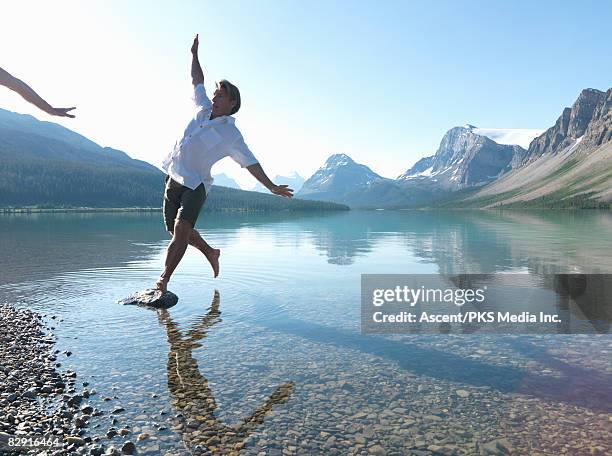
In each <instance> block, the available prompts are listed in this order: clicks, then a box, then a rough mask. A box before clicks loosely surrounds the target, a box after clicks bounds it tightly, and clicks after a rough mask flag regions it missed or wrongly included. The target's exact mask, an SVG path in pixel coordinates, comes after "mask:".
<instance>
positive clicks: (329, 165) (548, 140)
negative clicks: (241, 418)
mask: <svg viewBox="0 0 612 456" xmlns="http://www.w3.org/2000/svg"><path fill="white" fill-rule="evenodd" d="M404 169H405V171H403V172H402V171H401V168H400V169H398V173H399V174H398V175H397V177H396V178H394V179H391V178H387V177H383V176H380V175H378V174H377V173H375V172H374V171H373V170H372V169H370V168H369V167H368V166H366V165H365V164H360V163H357V162H355V161H354V160H352V159H351V157H349V156H348V155H346V154H333V155H331V156H330V157H329V158H328V159H327V160H326V162H325V163H324V165H323V166H321V168H319V169H318V170H317V171H316V172H315V173H314V174H313V175H312V176H311V177H310V178H308V179H307V180H306V181H304V179H303V178H302V177H301V176H300V175H299V174H297V173H294V174H293V175H290V176H275V177H274V181H275V182H281V183H286V184H288V185H289V186H290V187H291V188H293V189H294V190H295V192H296V193H295V195H296V197H297V198H294V199H293V200H290V201H283V202H282V204H281V200H283V199H282V198H279V197H277V196H275V195H270V194H266V195H263V194H261V193H258V192H257V191H255V192H248V191H242V190H239V186H238V184H237V183H236V182H235V181H234V180H233V179H231V178H230V177H228V176H227V175H225V174H218V175H215V186H214V188H215V189H216V190H215V191H214V192H211V195H210V198H209V200H208V201H207V203H206V208H208V209H209V210H211V209H224V208H232V209H238V210H243V209H247V210H248V209H254V208H256V209H257V210H265V209H283V210H298V209H299V210H310V209H321V208H324V209H338V208H341V209H345V208H346V206H347V205H348V206H351V207H355V208H399V209H401V208H433V207H435V208H462V207H482V208H490V207H552V208H564V207H598V208H610V205H611V202H612V88H611V89H608V90H607V91H606V92H603V91H600V90H596V89H585V90H583V91H582V92H581V93H580V95H579V96H578V98H577V99H576V101H575V102H574V103H573V105H572V106H571V107H566V108H564V109H563V110H562V112H561V114H560V116H559V118H558V119H557V121H556V122H555V124H554V125H552V126H551V127H550V128H548V129H547V130H546V131H539V130H515V129H485V128H478V127H476V126H474V125H469V124H467V125H463V126H457V127H453V128H451V129H450V130H448V131H447V132H446V134H445V135H444V136H443V137H442V139H441V141H440V145H439V147H438V149H437V150H436V151H435V153H433V154H431V155H428V156H426V157H423V158H422V159H420V160H419V161H417V162H416V163H415V164H414V165H413V166H411V167H409V168H408V169H406V168H404ZM163 177H164V176H163V173H162V172H161V171H160V170H159V169H158V168H156V167H155V166H153V165H151V164H149V163H146V162H144V161H141V160H135V159H132V158H130V157H129V156H128V155H127V154H126V153H125V152H122V151H120V150H116V149H112V148H109V147H102V146H100V145H98V144H96V143H95V142H93V141H91V140H89V139H87V138H85V137H84V136H82V135H80V134H78V133H75V132H73V131H71V130H69V129H67V128H64V127H62V126H60V125H57V124H54V123H52V122H41V121H39V120H37V119H35V118H34V117H32V116H29V115H21V114H16V113H13V112H10V111H5V110H2V109H0V207H7V206H9V207H10V206H42V207H45V206H47V207H56V206H72V207H74V206H88V207H133V206H138V207H159V206H160V201H161V198H162V192H163ZM228 187H233V188H228ZM261 189H263V187H261ZM263 191H264V192H265V193H267V190H265V189H263ZM300 198H301V199H302V200H301V201H299V199H300ZM330 202H331V203H330ZM332 203H336V204H332Z"/></svg>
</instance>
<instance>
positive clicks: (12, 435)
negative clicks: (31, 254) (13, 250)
mask: <svg viewBox="0 0 612 456" xmlns="http://www.w3.org/2000/svg"><path fill="white" fill-rule="evenodd" d="M45 317H46V315H44V314H43V315H40V314H38V313H36V312H33V311H31V310H29V309H17V308H13V307H12V306H10V305H6V304H0V328H1V331H0V360H1V363H0V454H2V455H11V456H12V455H20V454H36V455H39V456H45V455H49V456H51V455H53V456H56V455H57V456H59V455H74V454H82V455H101V454H116V455H119V454H135V453H136V445H135V444H134V443H133V442H131V441H130V440H127V439H126V440H124V441H123V442H122V443H121V445H120V446H119V447H113V446H109V447H108V448H105V447H104V446H103V445H102V444H100V443H99V442H100V441H101V440H102V439H103V437H93V438H92V437H91V436H89V435H87V434H88V432H87V427H88V424H89V421H90V419H91V417H93V416H99V415H102V414H104V412H103V411H101V410H99V409H97V408H96V407H94V406H92V405H90V404H88V403H87V399H88V398H89V397H90V396H93V395H95V394H97V392H96V390H95V388H92V389H89V388H88V386H89V384H88V383H87V382H80V384H79V382H77V373H76V372H74V371H72V370H69V369H68V370H62V369H60V368H61V366H62V363H61V361H60V359H61V357H68V356H70V355H71V353H70V352H69V351H64V352H62V353H60V352H59V350H54V344H55V338H54V336H53V334H52V333H51V330H53V329H55V328H54V326H52V322H53V321H54V320H56V317H55V316H50V317H48V320H49V322H51V324H45ZM110 419H111V423H112V424H118V419H117V418H116V417H114V416H113V417H111V418H110ZM127 427H129V426H127ZM111 429H113V428H111ZM109 432H111V431H109ZM129 434H131V431H130V430H129V429H126V427H124V428H122V429H117V430H115V432H114V435H123V436H127V435H129ZM114 435H113V436H114ZM111 437H112V436H111ZM111 437H109V438H111Z"/></svg>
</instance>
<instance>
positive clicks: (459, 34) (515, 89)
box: [0, 0, 612, 185]
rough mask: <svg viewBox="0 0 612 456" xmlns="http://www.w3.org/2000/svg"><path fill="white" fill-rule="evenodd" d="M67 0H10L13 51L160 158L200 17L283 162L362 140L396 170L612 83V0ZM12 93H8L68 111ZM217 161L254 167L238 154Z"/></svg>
mask: <svg viewBox="0 0 612 456" xmlns="http://www.w3.org/2000/svg"><path fill="white" fill-rule="evenodd" d="M53 5H54V6H53V7H51V6H48V5H45V3H43V2H11V3H10V4H6V5H4V6H3V15H2V16H3V18H2V19H3V23H4V24H3V27H2V30H0V39H2V42H3V43H5V44H3V54H4V56H3V61H2V62H1V63H0V66H2V67H4V68H5V69H6V70H8V71H10V72H12V73H14V74H15V75H16V76H19V77H21V78H22V79H24V80H26V81H27V82H28V83H30V84H31V85H32V86H34V88H35V89H37V90H39V91H40V92H41V93H42V95H43V96H46V97H47V98H49V99H50V101H51V102H53V103H54V104H58V105H62V104H67V105H72V104H75V105H76V106H77V108H78V109H77V115H78V118H77V119H75V120H72V121H71V120H61V121H59V123H62V124H63V125H66V126H68V127H69V128H73V129H75V130H77V131H79V132H80V133H82V134H84V135H86V136H88V137H91V138H92V139H94V140H95V141H97V142H99V143H101V144H102V145H108V146H112V147H115V148H119V149H123V150H125V151H127V152H128V153H129V154H130V155H132V156H134V157H137V158H141V159H145V160H147V161H150V162H152V163H154V164H159V162H160V161H161V159H162V158H163V156H164V155H165V153H166V152H167V151H168V150H169V148H170V147H171V146H172V143H173V141H174V139H175V137H176V135H177V134H178V133H179V132H180V131H181V129H182V128H183V127H184V126H185V124H186V122H187V120H188V118H189V115H190V111H189V109H190V103H189V94H190V92H189V90H190V80H189V63H190V60H189V47H190V45H191V40H192V38H193V35H194V34H195V33H196V32H198V33H200V37H201V46H200V49H201V51H200V58H201V61H202V64H203V66H204V71H205V75H206V76H207V82H206V86H207V88H208V90H209V91H210V90H211V89H212V88H213V87H214V80H218V79H221V78H224V77H225V78H227V79H229V80H231V81H232V82H234V83H235V84H236V85H238V87H239V88H240V89H241V92H242V95H243V107H242V109H241V111H240V112H239V113H238V114H237V115H236V118H237V125H238V126H239V127H240V128H241V130H242V131H243V134H244V136H245V139H246V141H247V144H249V145H250V146H251V148H252V149H253V151H254V153H255V154H256V156H257V157H258V158H259V159H260V161H261V162H262V164H263V166H264V169H266V170H267V171H268V174H270V175H271V176H272V175H274V174H277V173H288V172H290V171H292V170H297V171H298V172H300V173H301V174H302V175H304V176H305V177H308V176H309V175H310V174H311V173H312V172H314V171H315V170H316V168H317V167H319V166H320V165H321V164H322V163H323V161H324V160H325V159H326V158H327V157H328V156H329V155H330V154H332V153H346V154H348V155H350V156H351V157H353V158H354V159H355V160H356V161H359V162H362V163H365V164H367V165H368V166H370V167H371V168H372V169H374V171H376V172H379V173H380V174H382V175H384V176H387V177H395V176H397V175H398V174H400V173H402V172H403V171H405V170H406V169H407V168H408V167H409V166H410V165H411V164H413V163H414V162H415V161H416V160H418V159H419V158H420V157H422V156H425V155H430V154H432V153H433V152H435V150H436V148H437V146H438V144H439V142H440V139H441V137H442V135H443V134H444V133H445V131H446V130H448V129H449V128H451V127H453V126H456V125H462V124H465V123H471V124H474V125H476V126H479V127H483V128H487V127H488V128H542V129H543V128H547V127H549V126H551V125H552V124H553V123H554V121H555V120H556V118H557V116H558V115H559V114H560V112H561V110H562V108H563V107H564V106H568V105H570V104H571V103H572V102H573V101H574V100H575V98H576V97H577V95H578V94H579V92H580V90H581V89H583V88H586V87H593V88H598V89H601V90H606V89H608V88H609V87H611V86H612V58H610V55H612V52H611V51H612V42H611V40H610V23H609V21H610V18H611V17H612V2H610V1H583V2H575V1H556V2H554V1H503V2H502V1H490V0H489V1H463V2H461V1H432V2H409V1H383V2H376V3H375V2H366V1H348V0H347V1H314V2H312V1H311V2H298V1H261V0H258V1H236V2H221V1H214V2H213V1H182V2H169V1H167V2H161V1H132V0H131V1H104V2H89V1H88V2H81V3H79V2H67V1H63V2H57V3H55V2H53ZM32 11H37V14H36V15H35V16H37V17H36V18H33V17H32V16H33V15H32V14H31V12H32ZM7 43H11V44H10V46H9V45H8V44H7ZM6 92H7V91H6V90H2V93H1V94H0V106H2V107H5V108H7V109H13V110H16V111H20V112H30V113H32V114H34V115H35V116H36V117H38V118H41V119H45V120H54V121H57V119H51V118H49V117H47V116H45V114H43V113H40V112H36V111H35V110H32V109H31V108H30V107H28V106H27V105H25V104H24V103H22V102H21V101H20V100H19V99H18V98H17V97H15V96H13V95H12V94H8V93H6ZM214 171H215V172H221V171H225V172H228V173H229V174H231V175H233V176H236V177H238V178H239V179H240V180H241V183H242V184H244V183H245V182H246V181H247V180H248V179H247V176H246V174H248V173H246V172H245V171H244V170H241V169H240V168H239V167H237V165H234V164H233V163H232V162H231V161H230V160H229V159H228V160H227V161H223V162H222V163H220V164H219V165H218V167H216V168H215V170H214ZM252 182H253V183H254V181H252ZM247 185H248V184H247Z"/></svg>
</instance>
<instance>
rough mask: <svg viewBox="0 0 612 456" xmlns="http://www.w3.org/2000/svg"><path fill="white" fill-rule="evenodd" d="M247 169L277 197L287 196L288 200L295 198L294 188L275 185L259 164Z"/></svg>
mask: <svg viewBox="0 0 612 456" xmlns="http://www.w3.org/2000/svg"><path fill="white" fill-rule="evenodd" d="M246 169H248V170H249V172H250V173H251V174H252V175H253V177H255V179H257V180H258V181H259V182H261V185H263V186H264V187H266V188H267V189H268V190H270V192H272V193H274V194H275V195H280V196H286V197H287V198H291V197H292V196H293V189H292V188H289V186H288V185H275V184H274V182H272V181H271V180H270V179H269V178H268V176H267V175H266V173H265V172H264V170H263V168H262V167H261V165H260V164H259V163H255V164H254V165H250V166H247V167H246Z"/></svg>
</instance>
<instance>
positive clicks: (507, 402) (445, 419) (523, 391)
mask: <svg viewBox="0 0 612 456" xmlns="http://www.w3.org/2000/svg"><path fill="white" fill-rule="evenodd" d="M198 229H199V230H200V232H201V233H202V234H203V236H204V237H205V239H207V241H208V242H209V243H210V244H211V245H213V246H215V247H218V248H220V249H221V261H220V263H221V273H220V276H219V278H217V279H213V278H212V273H211V269H210V266H209V265H208V263H207V262H206V260H205V258H204V257H203V256H202V254H200V253H199V252H198V251H196V250H195V249H192V248H189V249H188V251H187V254H186V255H185V258H184V259H183V261H182V263H181V264H180V266H179V267H178V269H177V271H176V273H175V274H174V276H173V278H172V281H171V282H170V285H169V289H170V290H171V291H174V292H175V293H177V294H178V295H179V303H178V304H177V305H176V306H175V307H173V308H171V309H169V310H168V311H157V312H156V311H153V310H148V309H144V308H138V307H132V306H121V305H119V304H117V303H116V301H117V300H119V299H121V298H124V297H126V296H127V295H129V294H131V293H133V292H135V291H138V290H141V289H144V288H149V287H151V286H152V285H153V284H154V281H155V279H156V278H157V276H158V275H159V273H160V272H161V269H162V266H163V260H164V253H165V248H166V247H167V244H168V235H167V233H165V231H164V228H163V224H162V221H161V214H123V213H122V214H40V215H12V216H11V215H4V216H0V236H1V237H0V252H1V259H0V262H1V264H0V302H8V303H12V304H15V305H17V306H24V307H29V308H33V309H35V310H38V311H40V312H42V313H46V314H48V315H55V316H57V317H58V319H57V320H55V321H52V325H53V326H55V334H56V336H57V339H58V348H59V349H60V350H62V351H63V350H70V351H71V352H72V355H71V356H70V357H66V356H65V355H61V362H62V367H61V368H62V369H64V368H72V369H74V370H76V372H77V373H78V379H80V381H85V382H89V386H88V388H89V389H91V388H95V389H96V390H97V394H96V395H94V396H91V398H90V400H89V402H90V403H91V404H92V405H94V406H95V407H97V408H98V409H100V410H103V411H105V412H110V411H112V410H113V409H114V408H117V407H119V406H121V407H123V408H125V411H124V412H121V413H118V414H116V415H113V416H114V417H115V418H116V420H117V423H116V424H112V423H111V416H109V414H108V413H105V414H103V415H101V416H99V417H94V419H93V420H92V422H91V425H90V427H89V431H88V432H89V435H102V434H105V433H106V431H107V430H108V428H109V427H111V426H113V427H115V428H120V427H124V426H130V429H131V431H132V432H133V434H132V435H131V436H130V438H131V439H132V440H133V441H134V440H135V435H134V434H138V433H142V432H146V433H148V434H150V437H149V438H147V439H145V440H143V441H142V442H140V443H138V447H139V449H140V451H141V452H142V453H148V454H166V453H169V454H189V452H188V451H187V449H186V448H189V449H191V451H192V452H193V454H208V453H206V452H207V451H208V452H212V453H213V454H230V453H231V452H232V451H236V452H238V451H239V452H240V454H248V455H257V454H270V455H276V454H278V455H280V454H284V455H289V454H313V455H314V454H338V455H345V454H396V455H403V454H419V455H425V454H480V453H481V452H482V454H495V453H494V452H493V451H504V450H503V448H504V447H506V448H508V449H510V451H513V452H515V453H516V454H533V453H536V452H540V453H542V454H555V455H558V454H602V455H603V454H610V451H612V450H611V447H610V442H611V441H612V434H611V429H612V363H611V361H612V337H610V335H608V334H590V335H539V336H538V335H535V336H516V335H483V334H472V335H462V334H446V335H440V334H438V335H436V334H430V335H426V334H422V335H391V336H378V335H362V334H361V332H360V278H361V274H366V273H368V274H384V273H394V274H415V273H432V274H435V273H440V274H460V273H487V274H488V273H496V272H514V273H522V272H531V273H557V272H559V273H576V272H581V273H612V213H610V212H595V211H593V212H590V211H582V212H570V211H541V212H538V211H530V212H514V211H506V212H493V211H473V212H472V211H457V212H453V211H448V212H426V211H397V212H392V211H373V212H361V211H350V212H342V213H331V214H326V215H316V214H315V215H310V214H308V215H295V214H268V215H253V214H247V215H244V214H241V215H236V214H213V213H204V214H202V215H201V218H200V220H199V222H198ZM58 320H61V321H58ZM602 332H609V330H608V331H605V328H604V331H602ZM104 398H110V399H111V400H107V401H104ZM122 440H125V439H124V438H122V437H114V438H113V439H112V442H106V444H107V445H108V444H109V443H113V444H115V445H120V444H121V443H120V442H121V441H122ZM196 445H200V448H202V449H201V450H199V449H198V448H197V447H196ZM489 450H490V452H489V453H486V451H489ZM500 454H501V453H500Z"/></svg>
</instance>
